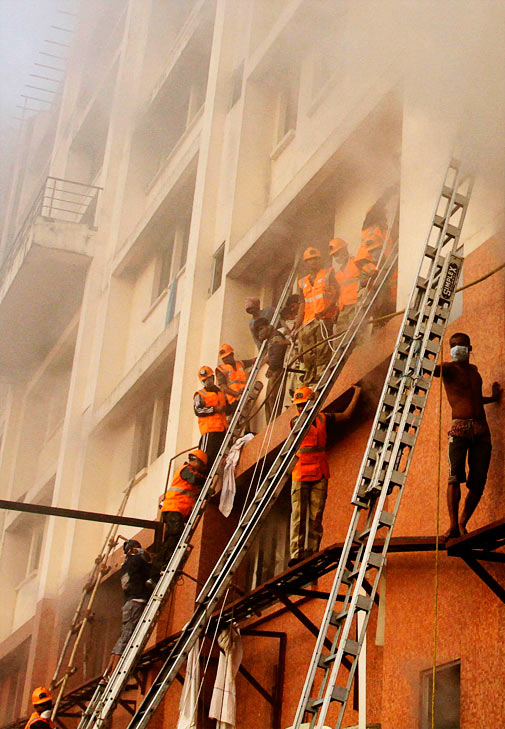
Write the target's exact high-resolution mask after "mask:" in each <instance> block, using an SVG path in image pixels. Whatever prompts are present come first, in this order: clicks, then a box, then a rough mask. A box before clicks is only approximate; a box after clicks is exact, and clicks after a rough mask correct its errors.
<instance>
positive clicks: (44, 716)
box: [40, 709, 51, 719]
mask: <svg viewBox="0 0 505 729" xmlns="http://www.w3.org/2000/svg"><path fill="white" fill-rule="evenodd" d="M40 716H41V717H42V719H50V718H51V709H46V711H43V712H42V713H41V715H40Z"/></svg>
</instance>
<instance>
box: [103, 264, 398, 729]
mask: <svg viewBox="0 0 505 729" xmlns="http://www.w3.org/2000/svg"><path fill="white" fill-rule="evenodd" d="M396 261H397V251H396V249H395V250H394V251H393V252H392V253H391V255H390V256H389V258H388V260H387V262H386V263H385V265H384V266H383V268H382V269H381V270H380V271H379V273H378V275H377V277H376V279H375V281H374V282H373V284H372V286H371V287H370V289H369V290H368V291H367V294H366V296H365V298H364V301H363V303H362V304H361V306H360V308H359V309H358V311H357V312H356V314H355V316H354V319H353V321H352V322H351V325H350V327H349V329H348V330H347V331H346V333H345V334H344V335H343V337H342V339H341V340H340V343H339V345H338V346H337V347H336V349H335V351H334V353H333V355H332V359H331V361H330V362H329V364H328V366H327V367H326V369H325V371H324V373H323V375H322V376H321V379H320V381H319V382H318V384H317V385H316V387H315V389H314V393H315V399H314V400H312V401H309V402H308V403H307V404H306V406H305V408H304V410H303V412H302V413H301V415H300V417H299V418H297V420H296V423H295V425H294V427H293V429H292V431H291V433H290V435H289V436H288V437H287V439H286V440H285V442H284V444H283V445H282V447H281V450H280V452H279V454H278V455H277V457H276V458H275V460H274V462H273V464H272V466H271V467H270V469H269V471H268V473H267V475H266V476H265V477H264V478H263V480H262V481H261V483H260V484H259V486H258V488H257V490H256V493H255V495H254V497H253V499H252V501H251V502H250V504H249V505H248V507H247V509H246V510H245V512H244V514H243V515H242V517H241V518H240V520H239V523H238V526H237V528H236V530H235V532H234V533H233V534H232V536H231V538H230V541H229V542H228V545H227V546H226V548H225V550H224V552H223V554H222V555H221V557H220V558H219V560H218V562H217V564H216V566H215V567H214V569H213V571H212V573H211V574H210V576H209V578H208V579H207V582H206V583H205V585H204V586H203V588H202V590H201V592H200V594H199V595H198V597H197V599H196V609H195V612H194V614H193V616H192V617H191V618H190V620H189V621H188V623H187V624H186V625H185V626H184V628H183V629H182V631H181V635H180V637H179V638H178V640H177V642H176V643H175V645H174V647H173V648H172V650H171V652H170V654H169V656H168V657H167V659H166V661H165V663H164V665H163V667H162V669H161V671H160V673H159V674H158V676H157V677H156V678H155V680H154V683H153V684H152V686H151V687H150V689H149V690H148V692H147V693H146V695H145V697H144V699H143V701H142V704H141V705H140V707H139V708H138V710H137V712H136V713H135V715H134V716H133V718H132V719H131V722H130V724H129V725H128V729H143V728H144V727H146V726H147V724H148V723H149V721H150V719H151V716H152V714H153V713H154V711H155V710H156V708H157V707H158V705H159V704H160V702H161V700H162V699H163V697H164V695H165V693H166V691H167V689H168V688H169V686H170V685H171V684H172V682H173V681H174V679H175V678H176V676H177V673H178V671H179V669H180V667H181V665H182V664H183V663H184V661H185V660H186V659H187V656H188V654H189V651H190V650H191V648H192V647H193V645H194V644H195V642H196V641H197V639H198V638H199V636H200V635H201V634H202V632H203V630H204V629H205V626H206V625H207V623H208V622H209V620H210V618H211V616H212V613H213V611H214V610H215V608H216V607H217V605H218V603H219V601H220V600H221V598H223V596H224V595H225V593H226V589H227V587H228V585H229V583H230V580H231V579H232V577H233V575H234V574H235V572H236V570H237V568H238V566H239V564H240V562H241V560H242V558H243V556H244V555H245V553H246V551H247V549H248V548H249V546H250V545H251V543H252V540H253V539H254V537H255V535H256V534H257V532H258V530H259V529H260V527H261V525H262V523H263V521H264V519H265V517H266V516H267V515H268V512H269V511H270V508H271V507H272V505H273V504H274V503H275V500H276V499H277V497H278V495H279V493H280V492H281V490H282V488H283V486H284V484H285V481H286V478H287V477H288V475H289V472H290V469H291V466H292V464H293V461H294V459H295V457H296V452H297V450H298V448H299V447H300V444H301V442H302V440H303V439H304V437H305V435H306V434H307V431H308V430H309V428H310V426H311V424H312V423H313V421H314V418H315V417H316V415H317V414H318V412H319V411H320V410H321V408H322V407H323V405H324V402H325V400H326V398H327V396H328V395H329V393H330V390H331V388H332V386H333V384H334V383H335V381H336V379H337V377H338V375H339V374H340V372H341V370H342V368H343V366H344V364H345V362H346V359H347V357H348V355H349V353H350V351H351V349H352V346H353V343H354V339H355V336H356V334H357V332H358V331H359V329H360V327H361V326H362V324H364V323H365V322H366V321H367V320H368V317H369V314H370V311H371V309H372V307H373V305H374V302H375V300H376V297H377V294H378V292H379V291H380V290H381V288H382V286H383V284H384V283H385V282H386V281H387V280H388V277H389V275H390V273H391V271H392V270H393V267H394V266H395V264H396ZM96 726H97V727H98V726H99V723H98V722H97V724H96Z"/></svg>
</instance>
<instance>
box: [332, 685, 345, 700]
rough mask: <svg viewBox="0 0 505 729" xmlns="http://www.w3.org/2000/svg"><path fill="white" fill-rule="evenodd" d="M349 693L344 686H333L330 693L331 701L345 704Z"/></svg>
mask: <svg viewBox="0 0 505 729" xmlns="http://www.w3.org/2000/svg"><path fill="white" fill-rule="evenodd" d="M348 694H349V692H348V690H347V689H346V688H345V686H334V687H333V690H332V692H331V698H332V701H338V702H339V703H341V704H345V702H346V701H347V696H348Z"/></svg>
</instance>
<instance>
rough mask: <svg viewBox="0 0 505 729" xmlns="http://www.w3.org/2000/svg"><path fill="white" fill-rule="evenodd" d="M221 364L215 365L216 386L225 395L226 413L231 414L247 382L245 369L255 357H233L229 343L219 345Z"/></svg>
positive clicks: (247, 368)
mask: <svg viewBox="0 0 505 729" xmlns="http://www.w3.org/2000/svg"><path fill="white" fill-rule="evenodd" d="M219 359H220V360H221V364H219V365H218V366H217V367H216V379H217V384H218V387H219V388H220V389H221V390H222V391H223V392H224V394H225V395H226V400H227V402H228V413H229V414H230V413H231V414H232V413H233V412H234V411H235V409H236V407H237V405H238V401H239V400H240V395H241V394H242V392H243V390H244V389H245V386H246V384H247V370H249V369H250V368H251V367H252V366H253V365H254V363H255V361H256V360H255V359H244V360H241V359H235V350H234V349H233V347H232V346H231V345H229V344H222V345H221V346H220V347H219Z"/></svg>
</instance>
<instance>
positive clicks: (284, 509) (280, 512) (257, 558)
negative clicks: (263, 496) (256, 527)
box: [244, 484, 291, 592]
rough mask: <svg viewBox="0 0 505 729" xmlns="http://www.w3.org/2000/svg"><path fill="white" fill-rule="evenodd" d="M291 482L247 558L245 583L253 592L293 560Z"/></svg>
mask: <svg viewBox="0 0 505 729" xmlns="http://www.w3.org/2000/svg"><path fill="white" fill-rule="evenodd" d="M289 485H290V484H288V485H287V487H285V488H284V489H283V490H282V492H281V494H280V495H279V497H278V499H277V501H276V502H275V504H274V505H273V506H272V508H271V510H270V512H269V514H268V516H267V519H266V522H265V524H264V525H263V527H262V528H261V530H260V532H259V533H258V535H257V537H256V539H255V540H254V542H253V544H252V545H251V548H250V550H249V551H248V553H247V556H246V558H245V560H244V562H245V585H244V590H245V591H246V592H249V591H251V590H254V588H255V587H257V586H258V585H262V584H263V583H265V582H266V581H267V580H269V579H270V578H271V577H274V576H275V575H278V574H280V573H281V572H284V570H285V569H286V567H287V564H288V560H289V522H290V512H291V495H290V489H289Z"/></svg>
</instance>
